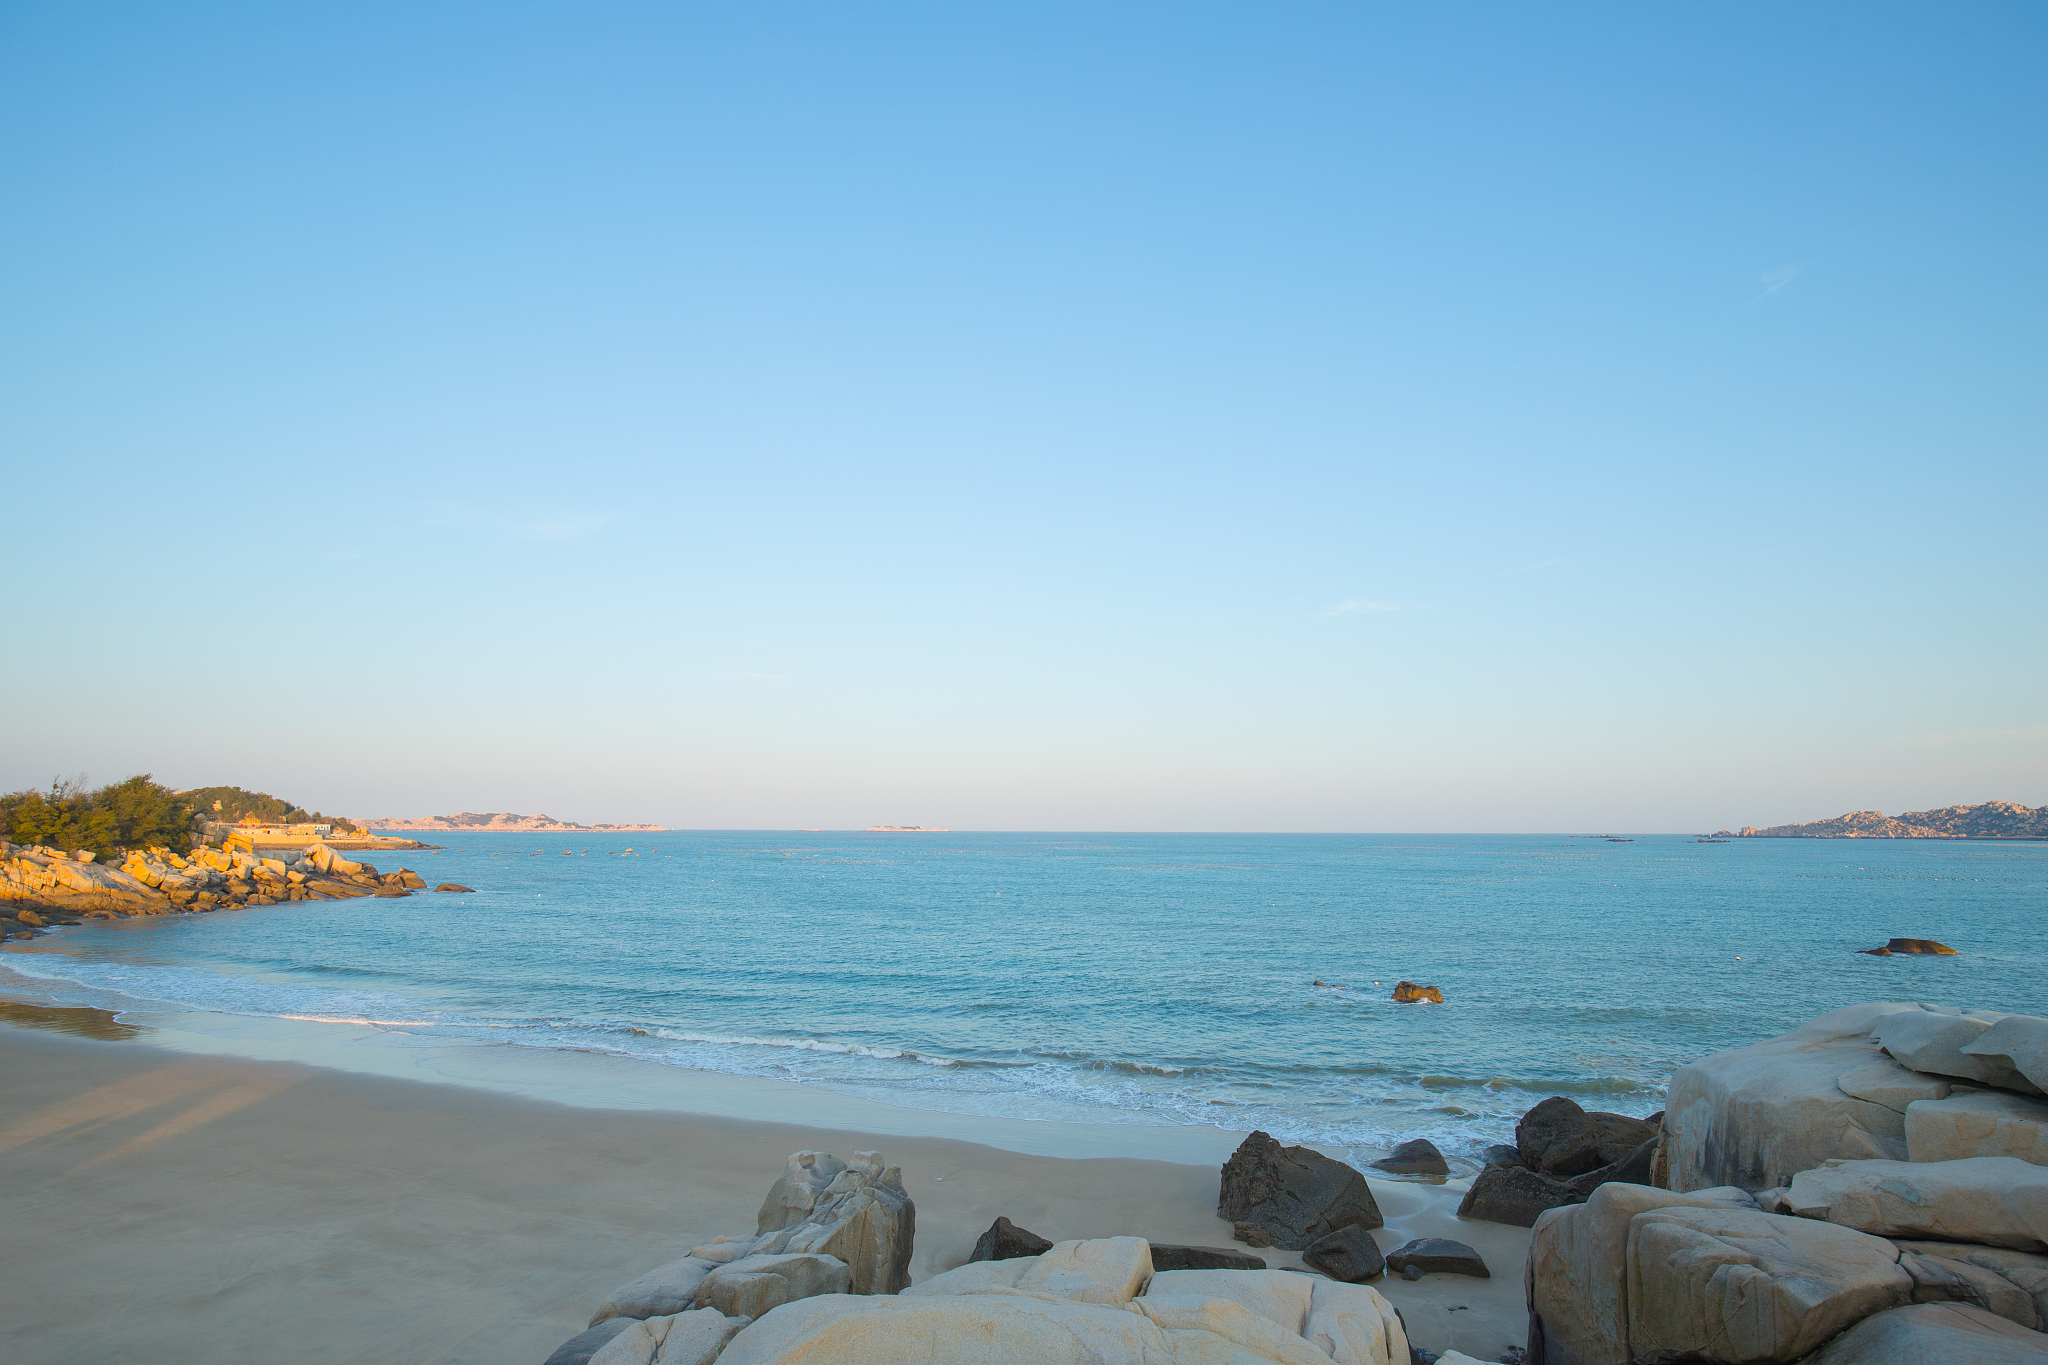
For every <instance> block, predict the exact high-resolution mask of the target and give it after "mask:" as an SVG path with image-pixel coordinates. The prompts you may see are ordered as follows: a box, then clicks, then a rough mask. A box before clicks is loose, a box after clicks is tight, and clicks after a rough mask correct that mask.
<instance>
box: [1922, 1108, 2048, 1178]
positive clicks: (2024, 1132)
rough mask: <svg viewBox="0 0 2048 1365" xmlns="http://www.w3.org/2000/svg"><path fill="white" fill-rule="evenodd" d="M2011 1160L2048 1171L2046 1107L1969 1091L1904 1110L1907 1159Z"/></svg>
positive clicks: (2047, 1115)
mask: <svg viewBox="0 0 2048 1365" xmlns="http://www.w3.org/2000/svg"><path fill="white" fill-rule="evenodd" d="M1972 1156H2013V1157H2018V1158H2019V1159H2020V1160H2021V1161H2025V1162H2029V1163H2031V1164H2033V1165H2036V1166H2048V1102H2044V1101H2042V1100H2036V1099H2028V1098H2026V1097H2025V1096H2022V1095H2010V1094H2005V1093H2003V1092H2001V1091H1997V1090H1970V1091H1963V1092H1960V1093H1957V1094H1953V1095H1950V1096H1948V1097H1946V1098H1944V1099H1933V1100H1915V1101H1914V1102H1913V1103H1911V1104H1909V1105H1907V1106H1906V1159H1907V1160H1908V1161H1957V1160H1960V1159H1962V1158H1964V1157H1972Z"/></svg>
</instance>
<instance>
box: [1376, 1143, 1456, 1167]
mask: <svg viewBox="0 0 2048 1365" xmlns="http://www.w3.org/2000/svg"><path fill="white" fill-rule="evenodd" d="M1372 1166H1373V1169H1374V1170H1376V1171H1387V1172H1389V1173H1391V1174H1393V1175H1449V1174H1450V1173H1451V1167H1450V1163H1449V1162H1447V1161H1445V1160H1444V1154H1443V1153H1442V1152H1439V1151H1438V1150H1437V1149H1436V1144H1435V1143H1434V1142H1431V1141H1430V1140H1429V1139H1428V1138H1414V1139H1412V1140H1410V1141H1408V1142H1404V1143H1402V1144H1401V1145H1400V1146H1398V1147H1396V1148H1395V1149H1394V1150H1393V1153H1392V1154H1391V1155H1389V1156H1387V1157H1385V1158H1384V1159H1382V1160H1379V1161H1375V1162H1373V1163H1372Z"/></svg>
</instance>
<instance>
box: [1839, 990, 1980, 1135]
mask: <svg viewBox="0 0 2048 1365" xmlns="http://www.w3.org/2000/svg"><path fill="white" fill-rule="evenodd" d="M1891 1017H1893V1018H1899V1017H1904V1016H1896V1015H1895V1016H1891ZM1835 1088H1836V1089H1838V1090H1840V1091H1841V1092H1842V1093H1843V1094H1844V1095H1847V1096H1848V1097H1849V1098H1850V1099H1852V1100H1868V1101H1870V1103H1872V1104H1876V1105H1882V1106H1883V1107H1884V1108H1886V1109H1889V1110H1891V1111H1892V1112H1893V1113H1894V1114H1897V1115H1898V1116H1899V1123H1900V1127H1899V1131H1900V1132H1902V1133H1903V1132H1904V1131H1905V1115H1906V1110H1907V1108H1908V1107H1909V1106H1911V1105H1913V1104H1916V1103H1918V1102H1919V1101H1921V1100H1945V1099H1947V1098H1948V1096H1949V1091H1950V1090H1951V1088H1952V1087H1951V1086H1950V1084H1949V1082H1948V1081H1947V1080H1946V1079H1944V1078H1943V1077H1940V1076H1931V1075H1924V1074H1922V1073H1920V1072H1918V1071H1914V1070H1911V1069H1910V1068H1908V1067H1904V1066H1901V1065H1900V1064H1899V1063H1897V1062H1895V1061H1893V1060H1892V1059H1891V1058H1889V1057H1879V1058H1877V1059H1876V1060H1875V1061H1869V1062H1864V1063H1862V1064H1861V1065H1858V1066H1852V1067H1850V1068H1849V1069H1848V1070H1847V1071H1844V1072H1843V1073H1842V1074H1841V1075H1839V1076H1837V1077H1835Z"/></svg>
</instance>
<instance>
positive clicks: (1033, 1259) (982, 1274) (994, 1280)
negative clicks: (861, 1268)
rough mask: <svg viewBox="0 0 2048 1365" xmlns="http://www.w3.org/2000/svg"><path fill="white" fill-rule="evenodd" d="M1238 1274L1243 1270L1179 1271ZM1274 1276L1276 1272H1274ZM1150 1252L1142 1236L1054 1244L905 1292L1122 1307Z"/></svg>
mask: <svg viewBox="0 0 2048 1365" xmlns="http://www.w3.org/2000/svg"><path fill="white" fill-rule="evenodd" d="M1175 1273H1176V1274H1184V1275H1185V1274H1220V1275H1241V1274H1245V1273H1247V1272H1245V1271H1234V1270H1226V1271H1177V1272H1175ZM1275 1273H1277V1272H1275ZM1153 1278H1154V1276H1153V1274H1152V1248H1151V1245H1150V1244H1149V1243H1148V1242H1146V1241H1145V1239H1144V1238H1142V1237H1098V1238H1094V1239H1091V1240H1088V1241H1073V1242H1055V1243H1054V1244H1053V1247H1052V1249H1051V1250H1050V1251H1047V1252H1046V1253H1045V1254H1043V1255H1041V1256H1017V1257H1012V1258H1011V1259H1009V1260H1004V1261H969V1262H968V1263H967V1264H965V1265H963V1266H956V1267H955V1268H954V1269H952V1270H948V1271H946V1272H945V1273H944V1274H941V1275H934V1276H932V1277H931V1278H930V1279H928V1280H926V1281H924V1282H923V1283H922V1284H915V1285H912V1286H911V1287H910V1288H908V1289H906V1290H904V1291H903V1295H904V1296H906V1297H910V1298H919V1297H947V1296H959V1295H963V1294H1009V1293H1019V1294H1033V1295H1040V1296H1048V1297H1052V1298H1058V1299H1063V1300H1068V1301H1071V1302H1074V1303H1101V1304H1108V1305H1110V1306H1111V1307H1121V1306H1123V1305H1124V1304H1127V1303H1129V1302H1130V1301H1131V1300H1132V1299H1133V1298H1135V1297H1137V1296H1138V1295H1139V1294H1141V1293H1143V1292H1144V1289H1145V1286H1146V1285H1147V1284H1149V1283H1150V1282H1151V1281H1152V1280H1153Z"/></svg>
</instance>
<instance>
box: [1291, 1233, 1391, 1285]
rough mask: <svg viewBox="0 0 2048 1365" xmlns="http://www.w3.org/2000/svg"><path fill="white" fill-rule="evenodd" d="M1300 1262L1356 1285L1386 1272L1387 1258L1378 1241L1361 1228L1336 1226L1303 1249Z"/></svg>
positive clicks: (1334, 1278) (1336, 1278)
mask: <svg viewBox="0 0 2048 1365" xmlns="http://www.w3.org/2000/svg"><path fill="white" fill-rule="evenodd" d="M1301 1261H1302V1264H1303V1265H1306V1266H1310V1267H1312V1268H1314V1269H1316V1270H1320V1271H1322V1272H1323V1273H1324V1274H1325V1275H1328V1276H1329V1277H1330V1278H1331V1279H1333V1280H1342V1281H1343V1282H1344V1283H1345V1284H1357V1283H1359V1282H1360V1281H1362V1280H1371V1279H1377V1278H1378V1277H1379V1276H1381V1275H1384V1274H1386V1273H1387V1258H1386V1257H1385V1256H1384V1255H1382V1254H1381V1253H1380V1244H1379V1243H1378V1242H1375V1241H1374V1240H1373V1239H1372V1234H1371V1233H1369V1232H1367V1231H1366V1230H1365V1229H1364V1228H1361V1227H1348V1228H1338V1229H1337V1230H1336V1231H1335V1232H1333V1233H1330V1234H1329V1235H1328V1236H1326V1237H1318V1238H1316V1240H1315V1241H1313V1242H1310V1243H1309V1244H1308V1246H1307V1247H1305V1248H1304V1249H1303V1250H1302V1253H1301Z"/></svg>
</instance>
